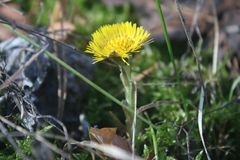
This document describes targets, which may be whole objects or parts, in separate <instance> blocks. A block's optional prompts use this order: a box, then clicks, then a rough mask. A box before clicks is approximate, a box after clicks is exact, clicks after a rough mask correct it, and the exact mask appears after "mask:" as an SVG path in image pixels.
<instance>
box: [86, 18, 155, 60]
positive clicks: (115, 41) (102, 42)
mask: <svg viewBox="0 0 240 160" xmlns="http://www.w3.org/2000/svg"><path fill="white" fill-rule="evenodd" d="M149 36H150V34H149V33H148V32H147V31H145V30H144V29H143V27H141V26H140V27H137V25H136V24H133V23H131V22H124V23H117V24H113V25H105V26H103V27H101V28H99V29H98V30H97V31H95V32H94V33H93V34H92V40H91V41H90V42H89V44H88V46H87V49H86V52H87V53H90V54H92V55H93V58H94V61H95V62H94V63H96V62H99V61H102V60H104V59H106V58H120V59H122V60H123V61H124V62H125V63H127V61H126V59H128V57H129V55H130V54H131V53H136V52H139V51H140V49H141V47H142V46H143V45H144V44H145V43H146V42H149V41H148V38H149Z"/></svg>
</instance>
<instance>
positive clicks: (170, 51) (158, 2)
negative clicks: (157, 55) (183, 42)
mask: <svg viewBox="0 0 240 160" xmlns="http://www.w3.org/2000/svg"><path fill="white" fill-rule="evenodd" d="M156 6H157V9H158V14H159V17H160V21H161V24H162V28H163V33H164V37H165V40H166V43H167V48H168V53H169V57H170V59H171V62H172V64H173V67H174V71H175V75H176V79H177V81H178V82H179V73H178V71H177V68H176V64H175V61H174V57H173V50H172V46H171V42H170V38H169V34H168V30H167V26H166V21H165V18H164V15H163V11H162V8H161V3H160V0H156Z"/></svg>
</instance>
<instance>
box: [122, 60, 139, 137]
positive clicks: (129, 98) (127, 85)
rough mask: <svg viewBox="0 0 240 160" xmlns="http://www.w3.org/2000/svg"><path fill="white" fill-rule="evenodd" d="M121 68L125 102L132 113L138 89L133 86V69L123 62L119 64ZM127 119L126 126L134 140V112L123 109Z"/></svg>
mask: <svg viewBox="0 0 240 160" xmlns="http://www.w3.org/2000/svg"><path fill="white" fill-rule="evenodd" d="M118 65H119V68H120V72H121V74H120V78H121V81H122V83H123V86H124V92H125V100H126V103H127V106H128V107H129V109H130V110H131V111H133V110H134V109H135V107H136V93H137V92H136V88H135V87H134V86H133V82H132V80H131V67H130V65H126V64H125V63H123V62H118ZM123 111H124V114H125V117H126V126H127V132H128V135H129V137H131V138H133V137H132V136H133V135H132V133H133V128H132V124H133V119H134V114H133V113H134V112H129V110H126V109H123Z"/></svg>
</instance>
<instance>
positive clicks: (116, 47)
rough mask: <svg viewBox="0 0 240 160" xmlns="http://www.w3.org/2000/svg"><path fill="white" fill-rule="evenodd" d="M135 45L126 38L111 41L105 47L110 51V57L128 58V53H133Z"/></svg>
mask: <svg viewBox="0 0 240 160" xmlns="http://www.w3.org/2000/svg"><path fill="white" fill-rule="evenodd" d="M133 43H134V41H133V40H132V39H131V38H129V37H127V36H125V37H118V38H114V39H112V40H110V41H109V42H108V43H107V45H106V46H105V47H106V48H108V49H109V55H108V56H116V57H128V54H127V53H128V52H130V51H131V47H132V45H133ZM112 54H114V55H112Z"/></svg>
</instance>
